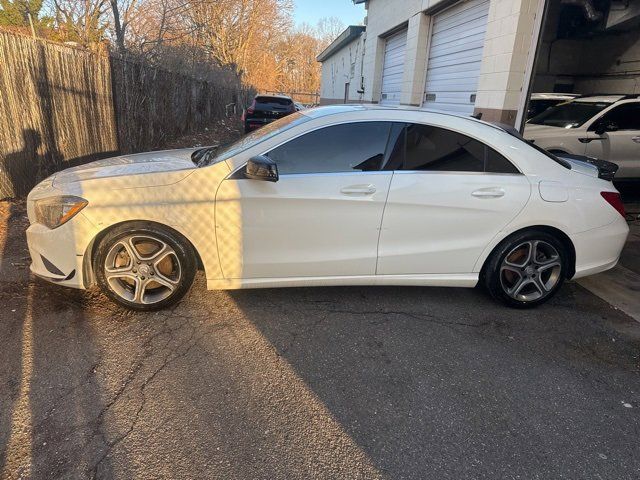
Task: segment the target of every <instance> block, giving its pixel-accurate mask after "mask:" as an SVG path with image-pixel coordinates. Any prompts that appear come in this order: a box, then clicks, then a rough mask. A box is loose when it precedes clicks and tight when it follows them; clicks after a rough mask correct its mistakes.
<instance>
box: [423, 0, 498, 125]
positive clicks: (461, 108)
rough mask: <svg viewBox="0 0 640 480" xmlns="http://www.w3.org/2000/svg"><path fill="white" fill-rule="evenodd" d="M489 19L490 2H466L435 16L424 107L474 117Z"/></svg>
mask: <svg viewBox="0 0 640 480" xmlns="http://www.w3.org/2000/svg"><path fill="white" fill-rule="evenodd" d="M488 16H489V1H488V0H469V1H467V2H462V3H459V4H456V5H455V6H453V7H451V8H449V9H447V10H445V11H444V12H442V13H439V14H437V15H435V16H434V18H433V30H432V32H433V33H432V36H431V46H430V51H429V59H428V62H429V63H428V64H427V82H426V86H425V97H424V103H423V106H424V107H427V108H433V109H436V110H445V111H449V112H455V113H465V114H472V113H473V105H474V103H475V100H476V90H477V89H478V77H479V76H480V64H481V63H482V48H483V46H484V36H485V32H486V30H487V17H488Z"/></svg>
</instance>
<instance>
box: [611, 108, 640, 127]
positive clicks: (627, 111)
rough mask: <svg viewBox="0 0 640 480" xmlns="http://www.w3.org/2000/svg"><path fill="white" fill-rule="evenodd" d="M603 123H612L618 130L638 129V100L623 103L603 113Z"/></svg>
mask: <svg viewBox="0 0 640 480" xmlns="http://www.w3.org/2000/svg"><path fill="white" fill-rule="evenodd" d="M603 120H604V122H605V123H614V124H615V125H616V126H617V127H618V130H640V102H636V103H624V104H622V105H619V106H617V107H615V108H613V109H612V110H610V111H608V112H607V113H605V115H604V118H603Z"/></svg>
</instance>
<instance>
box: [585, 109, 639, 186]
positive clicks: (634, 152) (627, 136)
mask: <svg viewBox="0 0 640 480" xmlns="http://www.w3.org/2000/svg"><path fill="white" fill-rule="evenodd" d="M600 123H602V124H604V125H605V126H610V127H613V128H615V129H616V130H615V131H608V132H605V133H603V134H602V135H597V134H596V133H595V132H594V131H592V130H593V129H594V128H595V127H594V126H592V127H590V128H589V130H590V131H589V134H588V137H587V141H588V143H587V148H586V153H585V154H586V155H588V156H590V157H596V158H600V159H602V160H608V161H610V162H613V163H616V164H617V165H618V167H620V168H619V170H618V173H616V178H640V102H637V101H635V102H629V103H623V104H621V105H618V106H616V107H614V108H613V109H611V110H609V111H608V112H607V113H605V114H604V115H603V117H602V119H601V120H598V121H597V122H594V125H596V124H600Z"/></svg>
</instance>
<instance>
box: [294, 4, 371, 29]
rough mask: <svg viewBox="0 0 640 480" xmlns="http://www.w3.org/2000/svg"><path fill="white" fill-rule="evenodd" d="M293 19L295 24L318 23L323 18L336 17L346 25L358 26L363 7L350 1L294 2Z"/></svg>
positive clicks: (363, 12) (361, 17)
mask: <svg viewBox="0 0 640 480" xmlns="http://www.w3.org/2000/svg"><path fill="white" fill-rule="evenodd" d="M294 5H295V9H294V12H293V18H294V20H295V22H296V24H298V25H299V24H301V23H303V22H306V23H308V24H310V25H314V26H315V24H316V23H318V20H320V19H321V18H323V17H338V18H339V19H340V20H342V23H344V24H345V26H346V25H359V24H361V23H362V20H363V18H364V16H365V11H364V5H363V4H362V5H354V4H353V2H352V1H351V0H294Z"/></svg>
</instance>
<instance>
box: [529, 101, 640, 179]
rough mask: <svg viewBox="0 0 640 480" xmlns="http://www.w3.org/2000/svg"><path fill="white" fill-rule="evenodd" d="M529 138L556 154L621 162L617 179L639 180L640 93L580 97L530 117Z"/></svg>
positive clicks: (618, 163)
mask: <svg viewBox="0 0 640 480" xmlns="http://www.w3.org/2000/svg"><path fill="white" fill-rule="evenodd" d="M524 137H525V138H526V139H527V140H531V141H533V142H535V144H536V145H537V146H539V147H541V148H544V149H545V150H548V151H550V152H551V153H554V154H556V155H563V154H565V153H568V154H573V155H586V156H588V157H594V158H598V159H600V160H607V161H609V162H613V163H615V164H617V165H618V167H619V170H618V172H617V173H616V180H625V179H627V180H628V179H640V98H638V95H601V96H596V97H581V98H577V99H575V100H572V101H570V102H568V103H562V104H560V105H557V106H555V107H552V108H550V109H548V110H545V111H544V112H542V113H541V114H539V115H537V116H535V117H533V118H532V119H530V120H529V121H528V122H527V123H526V126H525V130H524Z"/></svg>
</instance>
